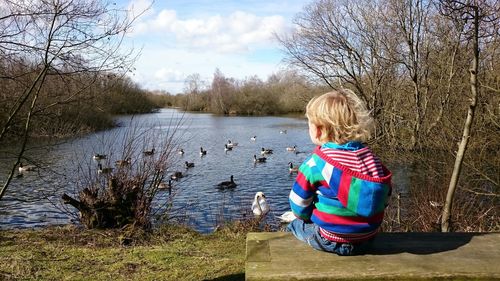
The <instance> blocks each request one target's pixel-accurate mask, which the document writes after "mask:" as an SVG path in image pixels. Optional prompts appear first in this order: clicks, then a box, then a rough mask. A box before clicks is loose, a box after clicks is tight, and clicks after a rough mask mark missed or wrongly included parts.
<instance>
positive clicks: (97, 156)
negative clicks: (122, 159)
mask: <svg viewBox="0 0 500 281" xmlns="http://www.w3.org/2000/svg"><path fill="white" fill-rule="evenodd" d="M106 158H108V156H107V155H106V154H99V153H96V154H94V156H92V159H94V160H95V161H101V160H104V159H106Z"/></svg>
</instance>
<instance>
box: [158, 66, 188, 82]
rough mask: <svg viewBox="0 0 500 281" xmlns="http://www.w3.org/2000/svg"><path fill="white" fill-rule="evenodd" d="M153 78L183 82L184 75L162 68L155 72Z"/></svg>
mask: <svg viewBox="0 0 500 281" xmlns="http://www.w3.org/2000/svg"><path fill="white" fill-rule="evenodd" d="M154 78H155V79H158V80H163V81H169V82H183V81H184V78H185V75H184V73H182V72H181V71H178V70H175V69H167V68H164V67H162V68H160V69H158V70H157V71H156V72H155V74H154Z"/></svg>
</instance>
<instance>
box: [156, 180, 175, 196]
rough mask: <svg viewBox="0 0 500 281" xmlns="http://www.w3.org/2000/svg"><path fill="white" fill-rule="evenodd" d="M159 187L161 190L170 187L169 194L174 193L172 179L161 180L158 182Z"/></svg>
mask: <svg viewBox="0 0 500 281" xmlns="http://www.w3.org/2000/svg"><path fill="white" fill-rule="evenodd" d="M158 189H159V190H165V189H168V194H171V193H172V180H168V183H165V182H160V183H159V184H158Z"/></svg>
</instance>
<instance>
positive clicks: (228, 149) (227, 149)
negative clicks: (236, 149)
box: [224, 144, 233, 151]
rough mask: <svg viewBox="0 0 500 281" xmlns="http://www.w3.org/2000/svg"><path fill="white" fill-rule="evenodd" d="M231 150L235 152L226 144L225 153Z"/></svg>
mask: <svg viewBox="0 0 500 281" xmlns="http://www.w3.org/2000/svg"><path fill="white" fill-rule="evenodd" d="M230 150H233V147H232V146H229V145H227V144H225V145H224V151H230Z"/></svg>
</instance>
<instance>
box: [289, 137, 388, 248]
mask: <svg viewBox="0 0 500 281" xmlns="http://www.w3.org/2000/svg"><path fill="white" fill-rule="evenodd" d="M354 144H357V145H358V147H356V145H355V147H354V148H353V147H350V148H346V149H344V148H343V147H341V146H339V145H336V144H333V143H327V144H324V145H322V146H321V147H320V146H318V147H316V149H315V150H314V152H313V154H312V155H311V156H309V157H308V158H307V159H306V160H305V161H304V162H303V163H302V165H301V166H300V167H299V173H298V175H297V179H296V181H295V183H294V185H293V187H292V190H291V192H290V197H289V201H290V206H291V209H292V211H293V213H294V214H295V216H297V217H298V218H300V219H302V220H305V221H312V222H313V223H315V224H317V225H318V226H319V228H320V233H321V235H322V236H323V237H324V238H326V239H329V240H332V241H335V242H342V243H357V242H362V241H365V240H368V239H370V238H371V237H373V236H374V235H375V234H376V233H377V231H378V228H379V226H380V225H381V223H382V220H383V217H384V209H385V207H386V206H387V203H388V198H389V196H390V193H391V176H392V175H391V172H390V171H389V170H387V168H385V167H384V166H383V165H382V164H381V163H380V161H379V160H378V158H377V157H376V156H375V155H373V153H372V152H371V150H370V149H369V148H368V147H364V146H362V145H361V144H360V143H354Z"/></svg>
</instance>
